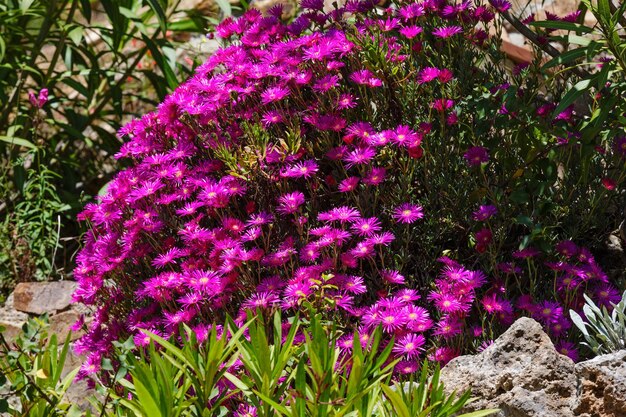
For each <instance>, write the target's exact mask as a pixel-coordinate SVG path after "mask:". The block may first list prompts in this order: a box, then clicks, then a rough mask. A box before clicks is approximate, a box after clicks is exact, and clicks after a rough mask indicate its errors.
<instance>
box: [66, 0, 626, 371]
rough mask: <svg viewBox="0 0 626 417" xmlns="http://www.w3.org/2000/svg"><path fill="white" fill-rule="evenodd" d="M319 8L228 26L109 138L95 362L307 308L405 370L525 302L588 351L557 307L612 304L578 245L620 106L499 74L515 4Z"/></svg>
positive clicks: (96, 221)
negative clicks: (112, 154)
mask: <svg viewBox="0 0 626 417" xmlns="http://www.w3.org/2000/svg"><path fill="white" fill-rule="evenodd" d="M322 6H323V4H322V2H319V1H313V0H311V1H305V2H303V3H302V7H303V9H304V13H303V14H302V15H301V16H299V17H298V18H296V19H295V20H294V21H292V22H290V23H283V22H281V21H280V19H279V18H278V16H280V15H281V10H280V7H276V8H274V9H272V11H271V12H270V13H269V15H267V16H262V15H261V14H260V13H259V12H258V11H254V10H250V11H248V12H246V13H245V14H244V15H243V16H242V17H240V18H238V19H227V20H225V21H224V22H223V23H221V24H220V25H219V26H218V27H217V29H216V35H217V36H219V37H221V38H222V39H223V40H224V42H225V44H226V45H227V46H226V47H225V48H224V49H221V50H220V51H218V52H217V53H215V54H214V55H213V56H212V57H211V58H209V59H208V60H207V61H206V62H205V63H204V64H202V65H201V66H200V67H199V68H198V69H197V71H196V73H195V75H194V76H193V77H192V78H191V79H190V80H189V81H187V82H186V83H185V84H183V85H182V86H181V87H179V88H178V89H177V90H176V91H175V92H174V93H173V94H171V95H170V96H168V97H167V98H166V99H165V101H164V102H163V103H162V104H161V105H160V106H159V109H158V111H156V112H154V113H150V114H147V115H145V116H144V117H142V118H141V119H138V120H135V121H133V122H131V123H129V124H127V125H126V126H125V127H124V128H123V129H122V130H121V131H120V135H121V136H122V137H125V138H126V139H127V142H126V143H125V144H124V145H123V146H122V148H121V150H120V152H119V153H118V155H117V156H118V157H119V158H122V159H126V160H128V161H129V167H128V168H127V169H125V170H123V171H122V172H120V173H119V174H118V175H117V176H116V178H115V179H114V180H113V181H112V182H111V183H110V184H109V185H108V188H107V193H106V194H105V195H103V196H102V197H100V198H99V201H98V203H97V204H89V205H88V206H87V207H86V210H85V211H84V212H83V214H82V218H83V219H84V220H85V221H87V222H88V223H89V224H90V226H91V227H92V228H91V230H90V232H89V233H88V234H87V236H86V240H85V247H84V249H83V250H82V252H81V253H80V254H79V256H78V267H77V269H76V271H75V274H76V278H77V280H78V282H79V289H78V291H77V292H76V294H75V299H76V301H80V302H83V303H85V304H87V305H93V306H95V307H96V308H97V311H96V314H95V316H94V320H93V322H92V323H91V324H90V325H89V328H88V331H87V333H86V335H85V336H83V337H82V338H81V340H80V341H79V343H78V346H77V349H78V351H79V352H87V353H89V354H90V357H89V360H88V361H87V362H86V363H85V365H84V367H83V369H82V371H81V374H82V375H83V376H87V375H89V374H94V373H98V372H99V371H100V370H101V363H102V360H103V359H105V358H109V357H110V356H111V355H112V346H113V343H114V342H116V341H118V340H121V339H125V338H126V337H128V336H129V335H134V336H135V337H136V342H137V345H139V346H141V345H142V344H147V343H148V342H149V340H148V339H146V338H145V337H143V333H142V332H143V330H148V331H150V332H152V333H155V334H158V335H161V336H163V337H169V336H172V335H175V334H177V333H178V329H179V326H180V325H183V324H184V325H187V326H189V327H190V328H192V329H193V330H194V331H195V332H196V335H197V338H198V339H203V338H205V337H206V335H207V332H208V331H209V329H210V328H211V325H212V324H213V323H214V322H216V321H217V322H218V323H219V322H220V321H223V320H224V319H225V317H226V315H227V314H233V315H235V316H236V317H237V319H236V321H237V323H239V324H242V323H244V322H245V319H246V314H247V313H246V311H247V310H250V309H252V310H257V311H258V312H259V314H261V315H267V316H268V317H270V316H272V314H273V312H274V311H275V310H282V311H284V312H285V314H284V316H283V317H289V316H290V315H294V314H296V313H298V312H300V313H301V314H304V315H306V312H303V311H301V310H302V309H301V306H302V305H303V304H305V303H307V304H312V305H313V306H314V307H315V308H316V309H317V311H320V312H321V313H323V314H324V316H325V318H326V319H327V320H332V321H334V322H336V323H338V324H339V325H340V327H341V328H342V329H344V330H345V331H346V337H345V338H340V339H338V341H337V343H338V345H339V346H340V347H341V348H342V349H343V352H345V354H346V355H348V354H350V352H352V350H353V349H354V348H355V339H354V338H353V337H352V336H351V334H352V330H353V329H357V331H358V332H359V341H360V343H363V344H366V343H367V341H368V340H369V338H370V337H371V334H372V332H373V331H374V329H375V328H377V327H379V326H380V327H382V329H383V333H384V337H385V340H386V341H387V342H386V343H390V344H393V346H392V348H391V351H392V354H393V358H394V359H399V360H400V361H399V362H398V364H397V365H396V371H397V372H400V373H403V372H404V373H412V372H415V371H416V370H417V369H418V367H419V363H420V361H421V358H423V357H424V356H426V357H428V358H430V359H432V360H435V361H438V362H440V363H442V364H444V363H446V362H447V361H449V360H450V359H451V358H453V357H454V356H456V355H459V354H461V353H466V352H475V351H478V350H481V349H483V348H484V347H485V346H487V345H488V344H489V343H490V341H491V340H492V339H493V338H494V337H496V336H497V335H498V334H499V333H500V332H502V330H503V329H505V328H506V326H508V325H509V324H510V323H512V321H513V320H514V319H515V318H516V317H518V316H520V315H530V316H532V317H535V318H536V319H538V320H539V321H541V322H542V324H543V325H544V327H545V328H546V330H547V331H548V332H549V334H550V335H551V337H552V338H553V340H554V341H555V342H556V343H557V346H558V349H559V350H560V351H562V352H563V353H566V354H568V355H570V356H571V357H572V358H576V356H577V349H576V347H575V342H576V340H577V337H578V335H576V334H575V333H573V332H572V331H571V327H572V325H571V324H572V323H571V321H570V319H569V317H568V315H567V313H566V312H567V311H568V309H574V310H580V309H581V308H582V305H583V303H584V300H583V294H584V293H588V294H592V295H593V297H594V299H595V300H597V301H598V302H599V303H600V304H602V305H605V306H607V307H610V306H611V303H612V302H615V301H616V300H617V299H618V298H619V291H618V289H617V288H616V283H615V282H612V281H611V279H609V277H608V276H607V275H606V274H605V273H604V272H603V270H602V267H601V266H600V264H599V263H598V262H597V261H596V257H595V256H594V255H593V252H592V251H590V250H589V249H587V248H586V247H585V246H587V245H588V246H590V247H592V248H597V247H598V246H599V245H598V241H602V239H601V238H602V236H604V235H605V234H606V233H607V232H608V231H610V230H613V229H616V228H617V226H618V225H619V222H620V221H621V218H620V214H621V209H620V205H621V204H622V201H623V196H622V195H621V190H622V185H623V181H624V175H625V172H624V155H625V154H626V152H625V151H624V149H623V146H622V143H623V142H624V141H625V140H626V139H624V131H623V121H622V120H621V119H620V118H619V116H618V115H610V114H608V115H605V116H606V117H603V118H602V119H601V120H598V119H597V118H596V119H593V120H592V121H593V123H590V117H593V116H589V115H588V114H587V113H586V112H584V111H583V112H580V111H577V110H576V109H575V108H574V106H573V104H574V103H569V104H568V105H566V106H565V107H564V108H561V107H563V106H562V105H559V104H558V103H560V102H562V100H561V94H560V91H562V92H563V94H565V92H566V91H567V82H568V80H565V81H564V80H562V79H560V78H558V77H552V78H547V77H543V76H542V75H541V72H540V71H539V69H538V65H539V62H537V63H534V64H533V65H530V66H518V67H516V68H514V69H513V71H512V73H511V74H508V73H507V72H506V71H505V70H504V69H503V65H502V56H501V55H500V53H499V51H498V47H497V46H498V41H497V39H496V38H490V37H489V36H488V35H487V29H488V25H489V24H493V25H495V27H496V29H497V27H498V24H499V23H498V20H495V18H494V16H495V15H496V13H498V12H506V11H507V9H508V7H509V5H508V3H506V2H494V3H492V4H481V3H476V4H472V3H467V2H464V3H460V4H455V5H452V4H447V3H445V2H439V1H431V0H429V1H425V2H400V3H392V4H391V5H390V6H389V7H388V8H379V7H376V5H375V4H374V3H373V2H369V1H350V2H347V3H346V5H345V6H343V7H341V8H338V9H335V10H334V11H331V12H329V13H324V12H323V11H322ZM553 86H554V87H555V88H556V87H560V88H559V89H555V90H554V92H552V90H551V94H549V95H547V94H545V89H546V88H550V87H553ZM565 96H566V95H564V97H563V99H565ZM603 100H609V101H610V100H612V96H611V95H609V94H606V95H600V96H597V97H596V98H595V101H594V106H598V108H602V104H603V103H604V101H603ZM570 104H571V105H570ZM576 104H577V105H578V103H576ZM557 110H558V111H557ZM593 114H595V112H594V113H593ZM590 125H593V126H594V129H596V130H597V128H599V131H597V134H594V135H588V134H581V132H583V133H584V132H587V131H588V130H585V129H587V128H588V127H589V126H590ZM79 325H80V323H79ZM284 325H285V327H286V328H288V327H289V326H290V324H289V321H288V319H285V323H284ZM299 338H300V340H301V339H302V338H305V335H304V333H301V334H299Z"/></svg>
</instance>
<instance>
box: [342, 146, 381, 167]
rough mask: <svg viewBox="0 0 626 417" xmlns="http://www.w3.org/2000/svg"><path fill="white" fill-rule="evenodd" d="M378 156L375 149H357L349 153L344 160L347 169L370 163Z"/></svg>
mask: <svg viewBox="0 0 626 417" xmlns="http://www.w3.org/2000/svg"><path fill="white" fill-rule="evenodd" d="M375 156H376V150H375V149H374V148H370V147H366V148H356V149H355V150H353V151H352V152H349V153H348V154H347V155H346V156H345V157H344V158H343V160H344V161H346V162H347V163H346V168H352V167H353V166H355V165H363V164H366V163H368V162H370V161H371V160H372V159H374V157H375Z"/></svg>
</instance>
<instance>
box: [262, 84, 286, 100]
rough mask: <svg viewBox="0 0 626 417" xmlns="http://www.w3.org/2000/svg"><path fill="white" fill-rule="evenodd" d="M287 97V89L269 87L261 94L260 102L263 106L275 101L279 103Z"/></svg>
mask: <svg viewBox="0 0 626 417" xmlns="http://www.w3.org/2000/svg"><path fill="white" fill-rule="evenodd" d="M288 95H289V88H287V87H270V88H268V89H267V90H265V91H264V92H263V93H262V94H261V102H262V103H263V104H269V103H272V102H275V101H280V100H282V99H284V98H285V97H287V96H288Z"/></svg>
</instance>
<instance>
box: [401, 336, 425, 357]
mask: <svg viewBox="0 0 626 417" xmlns="http://www.w3.org/2000/svg"><path fill="white" fill-rule="evenodd" d="M425 343H426V339H425V338H424V336H423V335H421V334H415V333H409V334H407V335H406V336H403V337H401V338H399V339H398V340H397V341H396V343H395V345H394V347H393V352H395V353H397V354H398V355H402V356H405V357H407V358H409V359H410V358H414V357H416V356H419V354H420V353H421V352H422V351H423V350H424V349H423V346H424V344H425Z"/></svg>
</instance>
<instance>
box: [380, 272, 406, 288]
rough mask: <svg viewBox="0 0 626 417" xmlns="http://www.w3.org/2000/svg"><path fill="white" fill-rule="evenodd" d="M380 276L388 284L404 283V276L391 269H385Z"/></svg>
mask: <svg viewBox="0 0 626 417" xmlns="http://www.w3.org/2000/svg"><path fill="white" fill-rule="evenodd" d="M381 276H382V278H383V279H384V280H385V281H386V282H388V283H390V284H400V285H401V284H404V276H402V275H401V274H400V272H398V271H396V270H392V269H385V270H383V272H382V273H381Z"/></svg>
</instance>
